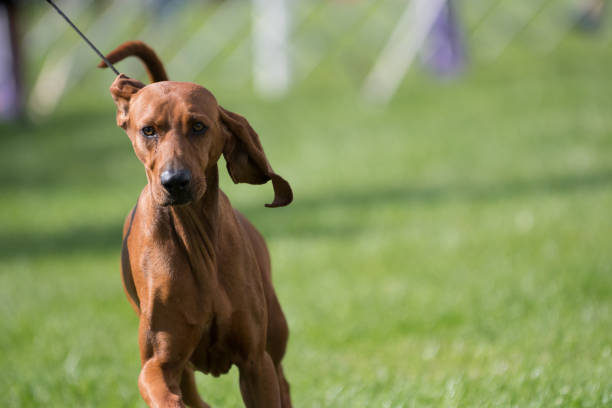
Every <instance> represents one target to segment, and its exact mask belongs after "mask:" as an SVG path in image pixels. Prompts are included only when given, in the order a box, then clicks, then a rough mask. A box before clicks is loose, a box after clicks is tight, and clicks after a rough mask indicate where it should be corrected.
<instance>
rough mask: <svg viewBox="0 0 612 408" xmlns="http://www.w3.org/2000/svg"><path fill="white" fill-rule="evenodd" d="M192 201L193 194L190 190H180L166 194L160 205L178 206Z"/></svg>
mask: <svg viewBox="0 0 612 408" xmlns="http://www.w3.org/2000/svg"><path fill="white" fill-rule="evenodd" d="M192 201H193V195H192V194H191V192H190V191H180V192H175V193H173V194H166V197H165V198H164V201H163V203H162V206H164V207H168V206H179V205H186V204H189V203H190V202H192Z"/></svg>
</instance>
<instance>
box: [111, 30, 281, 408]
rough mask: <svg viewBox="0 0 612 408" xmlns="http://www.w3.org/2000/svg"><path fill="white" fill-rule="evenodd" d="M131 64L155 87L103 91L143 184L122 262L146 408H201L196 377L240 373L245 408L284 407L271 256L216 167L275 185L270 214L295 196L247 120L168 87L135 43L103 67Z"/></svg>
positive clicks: (120, 83)
mask: <svg viewBox="0 0 612 408" xmlns="http://www.w3.org/2000/svg"><path fill="white" fill-rule="evenodd" d="M129 56H136V57H138V58H139V59H141V60H142V61H143V63H144V65H145V67H146V69H147V72H148V74H149V77H150V79H151V83H150V84H149V85H146V86H145V84H143V83H142V82H139V81H137V80H135V79H132V78H129V77H127V76H125V75H123V74H120V75H119V76H117V77H116V79H115V80H114V82H113V84H112V85H111V87H110V92H111V95H112V97H113V100H114V101H115V104H116V106H117V125H118V126H119V127H121V128H123V129H124V130H125V132H126V133H127V135H128V136H129V138H130V140H131V142H132V146H133V148H134V152H135V153H136V156H137V157H138V159H140V161H141V162H142V163H143V165H144V167H145V172H146V176H147V181H148V183H147V185H146V186H145V187H144V189H143V190H142V192H141V194H140V197H139V198H138V201H137V204H136V206H135V207H134V208H133V209H132V211H131V212H130V214H129V215H128V216H127V218H126V220H125V224H124V228H123V247H122V252H121V272H122V278H123V284H124V289H125V292H126V295H127V298H128V300H129V301H130V303H131V305H132V307H133V308H134V310H135V311H136V313H137V314H138V316H139V319H140V324H139V329H138V344H139V348H140V358H141V362H142V369H141V371H140V375H139V377H138V386H139V389H140V393H141V395H142V397H143V399H144V400H145V401H146V403H147V404H148V405H149V406H150V407H183V406H185V405H184V404H187V405H188V406H191V407H199V408H201V407H208V405H207V404H206V403H205V402H204V401H203V400H202V399H201V398H200V396H199V394H198V391H197V389H196V384H195V379H194V371H195V370H198V371H201V372H204V373H210V374H212V375H213V376H219V375H221V374H225V373H227V372H228V371H229V370H230V368H231V366H232V365H236V366H237V367H238V370H239V373H240V391H241V394H242V398H243V401H244V404H245V406H247V407H261V408H263V407H266V408H272V407H282V408H286V407H291V399H290V395H289V384H288V382H287V380H286V379H285V375H284V373H283V367H282V364H281V361H282V359H283V356H284V354H285V349H286V346H287V339H288V335H289V330H288V326H287V322H286V319H285V316H284V315H283V312H282V310H281V307H280V304H279V302H278V299H277V297H276V294H275V292H274V288H273V287H272V281H271V277H270V257H269V254H268V250H267V248H266V244H265V241H264V239H263V237H262V236H261V235H260V233H259V232H258V231H257V230H256V229H255V227H253V225H252V224H251V223H250V222H249V221H248V220H247V219H246V218H245V217H244V216H243V215H242V214H241V213H240V212H238V211H237V210H236V209H234V208H233V207H232V206H231V204H230V201H229V199H228V198H227V196H226V195H225V194H224V193H223V192H222V191H221V189H220V188H219V173H218V168H217V161H218V160H219V159H220V157H221V155H223V156H224V158H225V161H226V163H227V171H228V172H229V175H230V177H231V179H232V180H233V182H234V183H249V184H263V183H266V182H267V181H269V180H271V181H272V186H273V189H274V200H273V202H272V203H271V204H266V206H268V207H280V206H285V205H288V204H289V203H291V201H292V200H293V193H292V190H291V187H290V185H289V183H287V181H285V180H284V179H283V178H282V177H281V176H279V175H277V174H276V173H274V171H273V170H272V167H271V166H270V164H269V162H268V159H267V158H266V155H265V153H264V150H263V148H262V145H261V143H260V140H259V137H258V135H257V133H255V131H254V130H253V128H252V127H251V126H250V124H249V122H248V121H247V120H246V119H245V118H244V117H242V116H240V115H238V114H236V113H233V112H231V111H229V110H227V109H224V108H222V107H221V106H219V104H218V103H217V100H216V99H215V97H214V96H213V94H212V93H211V92H210V91H208V90H207V89H206V88H203V87H201V86H199V85H196V84H193V83H189V82H172V81H168V77H167V75H166V72H165V69H164V67H163V64H162V63H161V61H160V60H159V58H158V57H157V55H156V54H155V52H154V51H153V50H152V49H151V48H150V47H148V46H147V45H146V44H144V43H142V42H138V41H131V42H126V43H124V44H122V45H120V46H119V47H117V48H116V49H115V50H114V51H112V52H111V53H110V54H109V55H108V56H107V59H108V60H109V61H111V62H112V63H115V62H118V61H120V60H122V59H124V58H126V57H129ZM100 66H101V67H104V66H105V65H104V64H103V63H101V65H100Z"/></svg>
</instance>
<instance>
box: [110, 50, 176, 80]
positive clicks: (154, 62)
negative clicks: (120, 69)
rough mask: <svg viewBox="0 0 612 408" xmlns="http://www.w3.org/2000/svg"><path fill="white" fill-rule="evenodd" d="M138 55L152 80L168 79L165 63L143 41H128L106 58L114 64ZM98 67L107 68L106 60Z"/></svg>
mask: <svg viewBox="0 0 612 408" xmlns="http://www.w3.org/2000/svg"><path fill="white" fill-rule="evenodd" d="M132 56H134V57H138V58H140V60H141V61H142V62H143V63H144V65H145V68H146V70H147V74H148V75H149V79H150V80H151V82H159V81H167V80H168V75H167V74H166V70H165V69H164V64H162V62H161V61H160V59H159V57H158V56H157V54H155V51H153V49H152V48H151V47H149V46H148V45H147V44H145V43H143V42H142V41H126V42H124V43H123V44H121V45H120V46H118V47H117V48H115V49H114V50H112V51H111V52H110V53H109V54H108V55H107V56H106V58H107V59H108V60H109V61H110V62H111V63H112V64H114V63H115V62H119V61H121V60H122V59H124V58H127V57H132ZM98 68H106V64H105V63H104V61H102V62H100V63H99V64H98Z"/></svg>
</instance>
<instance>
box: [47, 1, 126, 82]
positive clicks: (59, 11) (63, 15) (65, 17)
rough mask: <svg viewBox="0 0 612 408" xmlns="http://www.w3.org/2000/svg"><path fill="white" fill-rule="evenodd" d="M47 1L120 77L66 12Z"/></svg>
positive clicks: (117, 72) (117, 73)
mask: <svg viewBox="0 0 612 408" xmlns="http://www.w3.org/2000/svg"><path fill="white" fill-rule="evenodd" d="M46 1H47V3H49V4H50V5H51V6H52V7H53V8H54V9H55V10H56V11H57V12H58V13H59V14H60V16H62V17H64V20H66V22H67V23H68V24H70V26H71V27H72V28H74V31H76V32H77V33H78V34H79V35H80V36H81V37H82V38H83V39H84V40H85V41H86V42H87V44H89V46H90V47H91V48H93V50H94V51H95V52H96V54H98V55H99V56H100V58H102V60H103V61H104V63H105V64H106V65H107V66H108V67H109V68H110V69H112V70H113V72H114V73H115V74H116V75H119V71H117V70H116V69H115V67H114V66H113V64H111V62H110V61H109V60H107V59H106V57H105V56H104V55H102V53H101V52H100V51H99V50H98V49H97V48H96V46H95V45H93V44H92V43H91V41H89V40H88V39H87V37H85V34H83V33H82V32H81V30H79V29H78V28H77V26H75V25H74V23H73V22H72V21H70V19H69V18H68V17H67V16H66V15H65V14H64V12H63V11H62V10H60V9H59V7H57V6H56V5H55V3H53V1H51V0H46Z"/></svg>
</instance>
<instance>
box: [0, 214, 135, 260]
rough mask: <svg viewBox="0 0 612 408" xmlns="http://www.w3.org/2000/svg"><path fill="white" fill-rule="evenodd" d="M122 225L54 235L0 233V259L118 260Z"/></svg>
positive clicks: (80, 229) (87, 228)
mask: <svg viewBox="0 0 612 408" xmlns="http://www.w3.org/2000/svg"><path fill="white" fill-rule="evenodd" d="M122 225H123V223H122V222H121V221H120V220H118V222H117V223H113V224H105V225H88V226H81V227H78V228H74V229H71V230H67V231H61V232H56V233H47V232H43V233H35V232H28V233H26V232H24V233H21V234H19V233H17V234H16V233H12V234H5V233H0V259H5V260H6V259H11V258H13V259H14V258H37V257H40V256H48V255H52V256H58V257H63V256H69V255H78V254H83V253H88V254H91V253H96V254H100V253H107V252H116V254H117V259H119V258H118V257H119V251H120V249H121V231H122Z"/></svg>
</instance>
